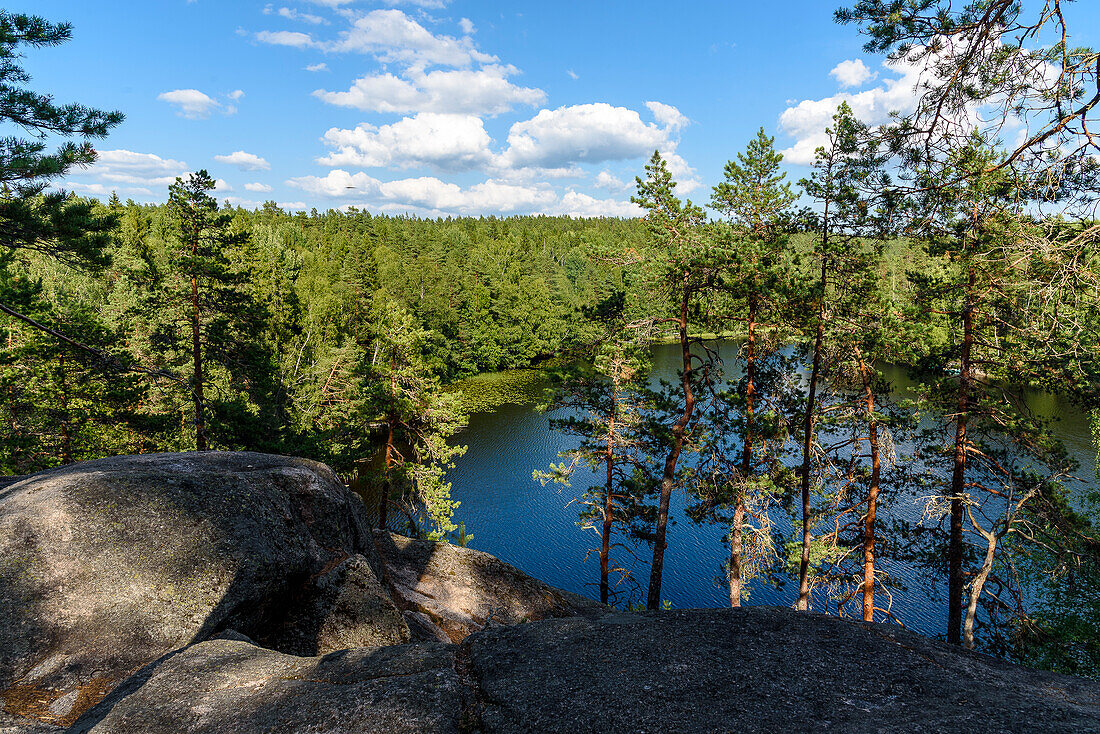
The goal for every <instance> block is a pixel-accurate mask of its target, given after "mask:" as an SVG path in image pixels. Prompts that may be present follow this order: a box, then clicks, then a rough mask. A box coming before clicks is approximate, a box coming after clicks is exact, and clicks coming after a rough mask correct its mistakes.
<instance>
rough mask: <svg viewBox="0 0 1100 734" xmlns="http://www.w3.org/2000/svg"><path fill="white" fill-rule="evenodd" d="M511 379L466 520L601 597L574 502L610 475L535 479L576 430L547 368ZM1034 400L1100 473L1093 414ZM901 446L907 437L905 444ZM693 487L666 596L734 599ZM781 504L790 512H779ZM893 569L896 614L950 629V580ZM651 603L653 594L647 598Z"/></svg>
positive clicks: (463, 467)
mask: <svg viewBox="0 0 1100 734" xmlns="http://www.w3.org/2000/svg"><path fill="white" fill-rule="evenodd" d="M721 351H722V356H723V359H724V361H725V364H726V365H727V369H731V367H730V366H731V365H733V366H734V367H732V369H733V370H736V364H737V360H736V351H737V345H735V344H732V343H729V344H725V345H723V347H722V350H721ZM678 360H679V357H678V354H677V351H676V348H675V347H673V346H659V347H657V348H656V349H655V352H654V376H655V378H658V377H663V378H665V379H668V380H674V379H675V377H676V368H677V367H678ZM888 376H889V377H890V378H892V380H893V381H894V384H895V385H897V390H898V393H899V397H901V396H904V394H905V393H906V392H908V388H910V387H911V386H912V382H911V381H910V378H909V377H908V376H907V375H906V373H905V372H904V370H901V369H895V370H891V372H890V374H889V375H888ZM501 379H503V380H504V381H506V383H507V389H506V390H504V391H502V394H505V395H506V400H507V401H508V402H507V403H506V404H503V405H499V406H496V407H493V408H491V409H486V410H481V411H479V412H476V413H473V414H472V415H471V416H470V422H469V426H468V427H467V428H466V429H465V430H464V431H463V432H462V433H461V434H460V435H459V436H458V440H460V441H461V442H462V443H465V444H467V445H468V446H469V450H468V452H467V453H466V455H465V456H464V457H462V458H460V459H458V461H457V462H456V466H455V468H454V470H452V471H451V472H450V473H449V479H450V481H451V483H452V489H451V495H452V497H453V498H454V499H456V500H459V501H460V502H461V503H462V504H461V506H460V507H459V508H458V510H457V511H456V513H455V521H456V522H459V521H461V522H463V523H465V526H466V530H467V532H469V533H472V534H473V535H474V539H473V541H472V542H471V543H470V545H471V546H472V547H474V548H477V549H479V550H484V551H487V552H489V553H492V554H493V555H495V556H497V557H499V558H502V559H504V560H506V561H508V562H509V563H511V564H513V565H515V566H517V567H519V568H520V569H522V570H524V571H525V572H527V573H529V574H531V575H533V576H535V577H537V578H540V579H542V580H544V581H546V582H547V583H550V584H552V585H554V586H557V587H560V588H563V589H567V590H569V591H573V592H577V593H580V594H585V595H586V596H590V597H594V598H598V587H597V586H596V582H597V581H598V576H599V563H598V557H597V556H596V554H595V553H593V554H591V555H590V556H589V557H588V560H587V561H586V560H585V557H586V555H587V554H588V553H589V551H590V550H591V549H594V548H597V547H598V545H599V538H598V536H597V534H596V533H595V532H594V531H592V530H588V531H585V530H583V529H582V528H580V527H578V525H577V513H578V510H579V507H578V505H577V504H576V503H575V502H574V500H575V499H576V498H577V497H579V496H580V493H581V490H583V488H585V487H587V486H589V485H590V484H595V483H598V480H597V479H595V477H593V476H592V475H591V474H587V475H585V474H582V473H581V472H578V473H577V474H576V475H575V476H574V480H573V488H560V487H558V486H556V485H547V486H546V487H543V486H541V485H540V484H539V482H537V481H535V480H534V479H532V476H531V472H532V470H534V469H545V468H546V467H547V465H549V464H550V463H551V462H556V461H558V460H559V459H558V453H559V452H561V451H564V450H568V449H569V448H572V447H573V446H575V440H574V439H572V438H570V437H568V436H564V435H562V434H559V433H556V432H554V431H551V430H550V425H549V416H547V415H545V414H542V413H539V412H537V411H536V410H535V409H534V407H533V406H534V404H535V403H537V402H538V400H539V399H540V398H541V395H542V387H543V384H542V381H541V378H540V375H539V373H533V372H529V373H522V374H516V373H511V374H509V375H505V376H502V378H501ZM478 380H479V383H478V385H477V390H478V391H480V392H482V393H484V392H486V391H491V385H492V378H491V377H482V378H478ZM1030 406H1031V408H1032V410H1034V411H1036V412H1037V413H1038V414H1039V415H1042V416H1045V417H1049V418H1058V419H1060V420H1059V421H1058V424H1057V426H1056V432H1057V433H1058V434H1059V435H1060V437H1061V438H1062V440H1063V441H1064V442H1065V444H1066V447H1067V449H1068V450H1069V452H1070V454H1071V455H1072V456H1074V457H1075V458H1076V459H1077V460H1078V461H1079V462H1080V463H1081V467H1082V469H1081V471H1080V472H1079V474H1080V475H1082V476H1085V477H1088V478H1093V477H1094V475H1093V460H1094V456H1095V453H1094V448H1093V445H1092V438H1091V434H1090V431H1089V425H1088V420H1087V417H1086V416H1085V415H1083V414H1082V413H1081V412H1080V411H1078V410H1077V409H1076V408H1074V407H1073V406H1072V405H1070V404H1069V402H1068V401H1066V400H1065V399H1063V398H1060V397H1058V396H1054V395H1049V394H1042V393H1035V394H1033V395H1031V396H1030ZM899 453H904V447H901V446H899ZM887 491H889V492H890V494H889V495H886V496H885V497H884V500H885V502H886V503H888V508H887V512H888V513H889V514H891V515H893V516H894V517H903V518H907V519H914V520H915V519H917V518H919V517H920V511H921V507H922V504H921V502H920V500H919V497H917V496H916V494H914V493H912V492H908V491H906V490H905V489H903V488H902V489H899V488H889V489H886V488H884V494H885V493H886V492H887ZM686 503H687V498H686V496H685V493H684V492H682V491H680V492H677V493H675V494H674V495H673V498H672V507H671V516H670V528H669V532H668V550H667V552H666V555H665V575H664V580H663V584H662V596H663V598H664V599H667V600H668V601H669V602H670V603H671V604H672V606H673V607H676V608H686V607H724V606H727V605H728V604H729V591H728V587H727V586H726V584H725V580H724V573H723V570H722V568H723V563H724V561H725V560H726V557H727V553H728V550H727V546H725V545H724V544H723V543H722V537H723V535H724V532H725V529H724V528H722V527H721V526H716V525H709V524H707V525H698V524H695V523H693V522H692V521H691V520H689V519H688V518H687V517H686V515H685V514H684V506H685V504H686ZM776 514H782V513H781V512H777V513H776ZM635 551H636V553H637V556H638V559H637V560H636V561H634V560H632V559H631V558H630V556H629V555H628V554H627V553H626V552H625V551H622V550H619V551H618V555H617V557H616V558H615V559H614V560H616V561H617V562H618V563H620V564H623V565H626V566H628V567H632V568H633V572H634V574H635V576H636V579H637V581H638V583H639V586H640V588H641V589H643V590H644V588H645V586H646V585H647V583H648V578H649V564H648V559H649V556H650V554H651V550H650V549H649V547H647V546H637V547H636V548H635ZM882 567H883V568H884V570H886V571H887V572H888V573H890V574H891V575H893V576H895V577H897V578H899V579H901V580H902V581H903V582H905V584H906V586H907V589H906V590H902V591H895V592H894V594H893V607H892V611H893V613H894V615H895V616H896V617H897V618H898V619H899V620H900V621H901V622H903V623H904V624H905V625H906V626H908V627H911V628H914V629H916V630H918V631H921V632H923V633H925V634H930V635H938V634H942V633H943V631H944V628H945V624H946V613H945V610H944V603H943V599H945V598H946V587H945V585H944V584H943V583H942V582H940V581H939V580H937V579H932V580H929V579H928V578H927V576H928V573H927V571H921V572H918V571H916V570H914V569H912V568H908V567H905V566H904V565H900V564H893V565H891V564H890V563H889V562H888V561H885V560H884V561H883V562H882ZM749 591H750V595H749V598H748V599H747V601H746V603H747V604H769V605H790V604H792V603H793V602H794V600H795V598H796V596H797V593H798V588H797V581H795V582H794V583H788V584H786V586H785V588H775V587H773V586H770V585H767V584H765V583H762V582H759V581H757V582H754V583H752V584H750V586H749ZM636 600H637V601H640V602H644V598H640V597H639V598H637V599H636ZM814 608H815V609H816V610H818V611H832V612H834V613H835V604H834V603H829V602H828V599H827V597H826V596H825V593H824V591H820V592H818V594H817V596H816V598H815V599H814Z"/></svg>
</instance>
